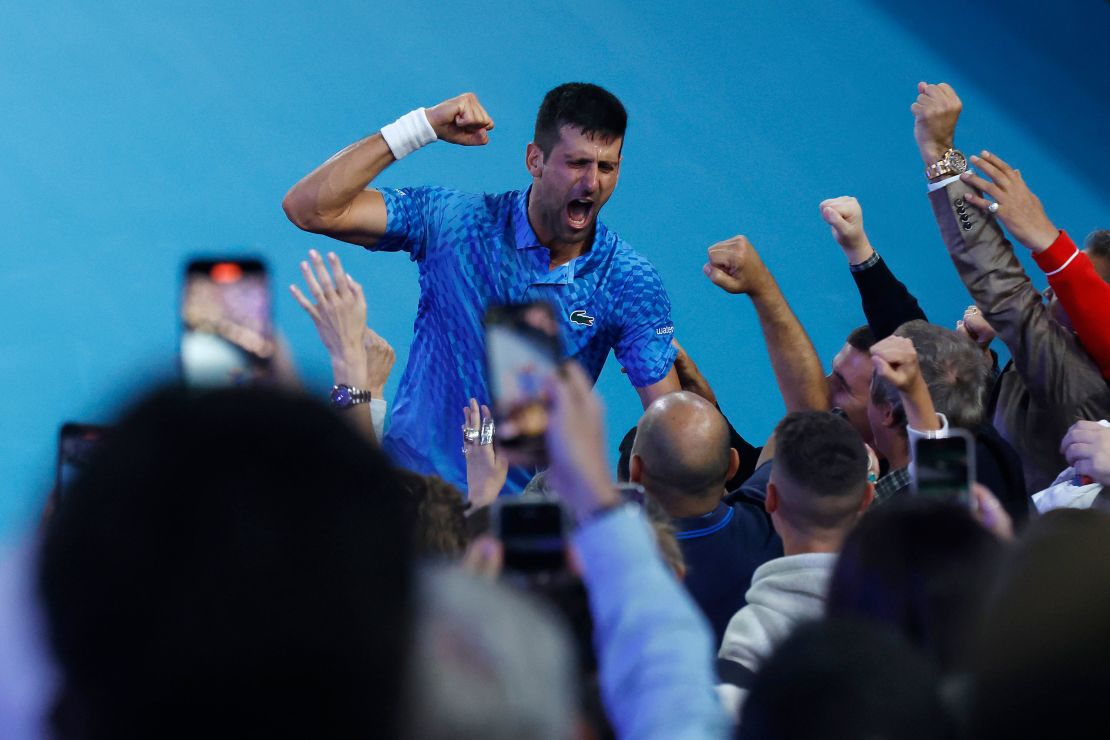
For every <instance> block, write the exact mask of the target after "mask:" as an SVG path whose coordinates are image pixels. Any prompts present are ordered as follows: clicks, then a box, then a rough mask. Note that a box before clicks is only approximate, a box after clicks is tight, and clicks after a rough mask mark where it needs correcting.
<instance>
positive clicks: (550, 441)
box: [547, 360, 620, 522]
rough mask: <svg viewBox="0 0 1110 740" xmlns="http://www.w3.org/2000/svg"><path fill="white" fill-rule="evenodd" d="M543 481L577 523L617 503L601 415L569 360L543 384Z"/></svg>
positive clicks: (582, 377)
mask: <svg viewBox="0 0 1110 740" xmlns="http://www.w3.org/2000/svg"><path fill="white" fill-rule="evenodd" d="M547 392H548V396H549V398H551V410H550V416H549V417H548V418H549V421H548V425H547V456H548V459H549V461H550V463H551V466H550V467H549V468H548V471H547V479H548V481H550V483H551V487H552V489H554V491H555V492H556V493H557V494H558V495H559V498H561V499H562V500H563V502H564V503H566V505H567V506H569V507H570V509H571V511H573V512H574V514H575V519H576V520H577V521H579V522H581V521H584V520H585V519H587V518H588V517H589V516H590V515H591V514H593V513H594V512H596V511H597V510H599V509H602V508H605V507H608V506H615V505H617V504H619V503H620V496H619V495H618V494H617V492H616V489H615V488H614V487H613V479H612V477H611V476H610V474H609V463H608V460H607V457H606V444H605V412H604V410H603V409H602V406H601V399H599V398H598V396H597V394H596V393H595V392H594V389H593V384H592V383H591V382H590V379H589V378H588V377H587V376H586V371H585V370H583V369H582V367H581V366H580V365H579V364H578V363H576V362H574V361H573V360H571V361H569V362H567V363H566V364H565V365H564V366H563V368H562V371H561V372H559V373H555V374H553V375H552V376H551V377H550V378H549V381H548V384H547Z"/></svg>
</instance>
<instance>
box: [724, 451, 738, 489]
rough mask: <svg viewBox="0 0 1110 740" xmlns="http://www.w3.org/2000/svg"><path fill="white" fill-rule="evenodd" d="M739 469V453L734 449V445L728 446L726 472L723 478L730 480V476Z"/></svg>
mask: <svg viewBox="0 0 1110 740" xmlns="http://www.w3.org/2000/svg"><path fill="white" fill-rule="evenodd" d="M739 469H740V453H739V452H737V451H736V448H735V447H730V448H729V450H728V472H727V473H725V480H726V481H729V480H732V476H734V475H736V471H737V470H739Z"/></svg>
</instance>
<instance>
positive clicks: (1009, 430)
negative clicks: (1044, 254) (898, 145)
mask: <svg viewBox="0 0 1110 740" xmlns="http://www.w3.org/2000/svg"><path fill="white" fill-rule="evenodd" d="M969 192H975V191H973V190H972V189H971V188H970V187H969V186H968V185H966V184H965V183H964V182H962V181H956V182H953V183H951V184H949V185H948V186H946V187H944V188H942V189H940V190H936V191H934V192H932V193H930V194H929V201H930V202H931V203H932V206H933V214H934V215H935V216H936V219H937V225H938V226H939V227H940V233H941V236H942V237H943V238H944V244H945V246H946V247H948V254H949V256H951V258H952V262H953V263H954V264H955V265H956V269H957V270H958V271H959V273H960V278H961V279H962V280H963V281H964V285H965V286H967V290H968V292H969V293H970V294H971V297H972V299H973V300H974V301H975V305H977V306H978V307H979V310H980V311H982V312H983V317H984V318H985V319H986V320H987V321H988V322H990V325H991V326H992V327H994V330H995V331H996V332H998V337H999V338H1000V339H1001V340H1002V341H1003V342H1004V343H1005V344H1006V346H1007V347H1008V348H1009V350H1010V355H1011V357H1012V358H1013V364H1012V365H1011V366H1010V367H1008V368H1007V370H1006V371H1005V372H1003V373H1002V375H1001V376H1000V377H999V379H998V383H999V386H1000V387H999V388H996V393H997V397H998V402H997V404H996V406H995V412H994V426H995V428H996V429H997V430H998V432H999V434H1001V435H1002V436H1003V438H1005V439H1006V441H1008V442H1009V443H1010V444H1012V445H1013V446H1014V449H1016V450H1017V452H1018V455H1020V456H1021V459H1022V464H1023V467H1024V471H1025V483H1026V486H1027V488H1028V489H1029V492H1030V493H1032V492H1034V491H1039V490H1041V489H1042V488H1047V487H1048V486H1050V485H1052V481H1053V480H1054V479H1055V478H1056V475H1057V474H1058V473H1059V472H1060V471H1061V470H1063V469H1064V468H1066V467H1067V462H1066V461H1065V460H1064V457H1063V456H1062V455H1061V454H1060V452H1059V447H1060V440H1061V439H1063V437H1064V434H1065V433H1066V432H1067V430H1068V427H1070V426H1071V425H1072V424H1074V423H1075V422H1076V421H1078V420H1080V419H1104V418H1110V386H1108V385H1107V383H1106V381H1105V380H1104V379H1103V378H1102V374H1101V373H1100V372H1099V370H1098V367H1096V366H1095V363H1094V361H1092V360H1091V358H1090V357H1089V356H1088V355H1087V353H1086V351H1084V349H1083V347H1082V345H1080V344H1079V341H1078V340H1077V339H1076V337H1075V335H1074V334H1073V333H1072V332H1071V331H1070V330H1069V329H1067V328H1066V327H1064V326H1061V325H1060V324H1058V323H1057V322H1056V321H1054V320H1053V319H1052V317H1051V315H1050V313H1049V310H1048V307H1047V305H1045V303H1044V301H1043V300H1042V298H1041V294H1040V291H1038V290H1037V289H1036V288H1034V287H1033V283H1032V282H1030V280H1029V277H1028V276H1027V275H1026V274H1025V270H1024V269H1022V266H1021V263H1020V262H1018V259H1017V257H1016V256H1015V255H1014V247H1013V245H1012V244H1010V242H1009V241H1008V240H1007V239H1006V237H1005V235H1004V234H1003V233H1002V227H1001V226H999V224H998V222H997V221H995V219H994V218H993V217H990V216H988V215H987V214H984V213H983V212H981V211H980V210H979V209H978V208H976V207H975V206H972V205H971V204H970V203H965V202H964V195H966V194H967V193H969Z"/></svg>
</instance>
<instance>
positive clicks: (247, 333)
mask: <svg viewBox="0 0 1110 740" xmlns="http://www.w3.org/2000/svg"><path fill="white" fill-rule="evenodd" d="M272 311H273V309H272V300H271V296H270V284H269V278H268V276H267V272H266V266H265V264H263V262H262V261H261V260H258V259H250V258H247V259H233V258H225V259H196V260H192V261H190V262H189V263H188V264H187V265H186V267H185V275H184V282H183V285H182V291H181V322H182V324H181V325H182V328H181V354H180V358H181V374H182V378H183V380H184V381H185V384H186V385H188V386H193V387H219V386H241V385H254V384H259V383H263V384H264V383H269V382H270V381H271V380H272V379H273V357H274V349H275V343H274V328H273V319H272Z"/></svg>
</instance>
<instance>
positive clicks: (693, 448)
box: [632, 391, 732, 498]
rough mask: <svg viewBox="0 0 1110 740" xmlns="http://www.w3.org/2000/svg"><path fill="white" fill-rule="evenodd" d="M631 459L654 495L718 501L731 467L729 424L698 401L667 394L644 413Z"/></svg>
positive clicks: (684, 395) (682, 394)
mask: <svg viewBox="0 0 1110 740" xmlns="http://www.w3.org/2000/svg"><path fill="white" fill-rule="evenodd" d="M632 457H633V461H634V463H633V465H634V466H638V468H639V471H640V478H641V481H640V482H641V483H643V485H644V487H645V488H647V489H648V490H649V491H651V492H652V493H655V494H656V495H665V494H681V495H684V496H695V497H696V496H702V495H712V496H716V497H717V498H720V496H721V489H722V488H723V487H724V484H725V481H726V480H728V476H729V469H730V468H731V466H732V453H731V450H730V448H729V433H728V423H727V422H726V421H725V418H724V417H723V416H721V412H720V411H718V410H717V409H716V408H715V407H714V406H713V404H711V403H709V402H708V401H706V400H705V399H704V398H702V397H701V396H698V395H695V394H693V393H688V392H686V391H677V392H675V393H668V394H667V395H665V396H663V397H662V398H659V399H657V400H656V401H655V403H653V404H651V405H650V406H648V408H647V410H646V411H644V415H643V417H641V419H640V423H639V425H637V427H636V441H635V443H634V444H633V445H632ZM637 459H638V462H637Z"/></svg>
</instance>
